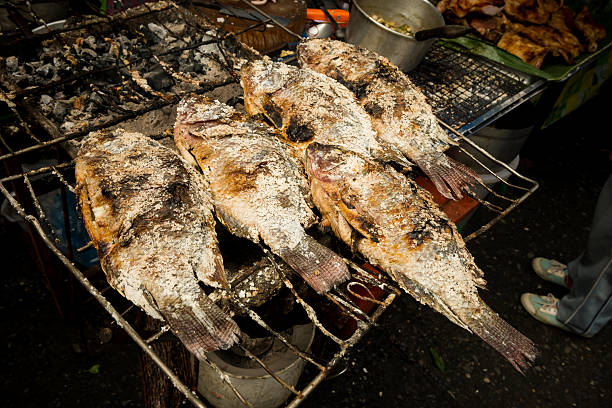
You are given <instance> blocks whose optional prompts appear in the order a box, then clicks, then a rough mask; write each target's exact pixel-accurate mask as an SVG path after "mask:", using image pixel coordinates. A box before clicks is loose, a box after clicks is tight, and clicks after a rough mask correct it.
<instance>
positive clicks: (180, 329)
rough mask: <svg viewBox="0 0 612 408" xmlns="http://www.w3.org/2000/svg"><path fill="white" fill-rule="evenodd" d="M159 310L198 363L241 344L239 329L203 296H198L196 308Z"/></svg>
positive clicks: (174, 306) (186, 306) (182, 307)
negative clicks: (216, 352)
mask: <svg viewBox="0 0 612 408" xmlns="http://www.w3.org/2000/svg"><path fill="white" fill-rule="evenodd" d="M156 308H157V309H158V310H159V312H160V313H161V315H162V316H163V317H164V318H165V319H166V321H167V322H168V324H169V325H170V328H171V329H172V332H173V333H174V334H175V335H176V336H177V337H178V338H179V339H180V340H181V342H182V343H183V344H184V345H185V347H187V349H188V350H189V351H190V352H191V353H192V354H194V355H195V356H196V357H197V358H198V359H200V360H204V359H206V353H207V352H209V351H214V350H219V349H222V350H226V349H228V348H230V347H231V346H233V345H234V344H236V343H237V342H238V340H239V338H238V336H239V335H240V329H239V328H238V325H237V324H236V323H235V322H234V321H233V320H232V319H231V318H230V317H229V316H227V315H226V314H225V313H224V312H223V311H222V310H221V309H220V308H219V307H218V306H217V305H215V304H214V303H213V301H212V300H210V299H209V298H208V296H206V295H205V294H204V293H201V294H199V295H198V297H197V300H196V304H195V305H185V304H184V303H183V304H181V305H178V306H177V305H172V306H169V307H163V306H161V307H160V305H159V302H156Z"/></svg>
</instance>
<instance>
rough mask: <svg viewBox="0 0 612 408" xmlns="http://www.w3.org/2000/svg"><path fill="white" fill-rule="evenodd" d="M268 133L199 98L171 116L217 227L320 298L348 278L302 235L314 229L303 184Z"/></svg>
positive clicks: (334, 259)
mask: <svg viewBox="0 0 612 408" xmlns="http://www.w3.org/2000/svg"><path fill="white" fill-rule="evenodd" d="M271 132H273V130H272V129H270V128H268V127H267V126H264V125H262V124H260V123H257V122H255V121H253V120H247V119H246V118H245V117H244V116H243V115H242V114H240V113H239V112H237V111H236V110H235V109H234V108H232V107H230V106H228V105H225V104H222V103H221V102H218V101H211V100H209V99H207V98H205V97H190V98H187V99H184V100H183V101H181V103H180V104H179V106H178V109H177V122H176V126H175V144H176V145H177V147H178V149H179V151H181V153H182V154H183V156H185V157H186V158H187V159H188V160H190V161H191V162H192V163H195V162H197V165H199V167H200V168H201V169H202V171H203V173H204V175H205V177H206V179H207V180H208V181H209V183H210V191H211V194H212V198H213V203H214V206H215V210H216V213H217V217H218V218H219V219H220V220H221V222H222V223H223V224H224V225H225V226H226V227H227V228H228V229H229V231H230V232H232V233H233V234H235V235H237V236H240V237H243V238H248V239H250V240H252V241H253V242H255V243H257V242H259V241H260V238H261V239H262V240H263V242H264V243H265V244H266V245H267V246H268V247H270V249H271V250H272V252H273V253H275V254H277V255H278V256H280V257H281V258H282V259H283V260H285V262H287V263H288V264H289V265H290V266H291V267H292V268H293V270H295V271H296V272H297V273H298V274H300V275H301V276H302V278H304V280H306V282H307V283H308V284H309V285H310V286H311V287H312V288H313V289H315V290H316V291H317V292H327V291H328V290H329V289H331V288H332V287H333V286H335V285H337V284H339V283H341V282H343V281H345V280H347V279H348V278H349V277H350V274H349V271H348V268H347V266H346V264H345V263H344V261H343V260H342V259H341V258H340V257H339V256H338V255H336V254H335V253H334V252H332V251H331V250H330V249H328V248H327V247H325V246H323V245H321V244H319V243H318V242H317V241H316V240H315V239H313V238H312V237H311V236H309V235H308V234H307V233H306V231H305V230H304V228H305V227H306V228H307V227H309V226H311V225H313V224H314V222H315V221H316V217H315V215H314V214H313V212H312V210H311V208H310V205H309V204H308V201H310V202H311V203H312V200H311V199H310V193H309V190H308V180H307V179H306V176H305V174H304V173H303V168H302V166H301V165H300V163H299V161H298V160H297V158H295V157H293V156H292V155H291V154H290V153H291V150H289V149H288V148H287V147H286V146H284V144H283V143H282V142H281V141H280V140H279V139H278V138H276V137H275V136H273V135H272V134H271ZM311 205H312V204H311Z"/></svg>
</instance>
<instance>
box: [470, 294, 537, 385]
mask: <svg viewBox="0 0 612 408" xmlns="http://www.w3.org/2000/svg"><path fill="white" fill-rule="evenodd" d="M462 320H464V321H465V323H466V324H467V325H468V326H469V328H470V329H471V330H472V331H473V332H474V333H475V334H476V335H477V336H478V337H480V338H481V339H483V340H484V341H485V342H487V343H488V344H489V345H490V346H491V347H493V348H494V349H495V350H497V351H498V352H499V353H500V354H501V355H502V356H504V357H505V358H506V359H507V360H508V361H509V362H510V364H512V365H513V366H514V368H516V369H517V371H519V372H520V373H521V374H524V372H525V371H526V370H527V369H528V368H529V367H531V364H532V363H533V362H534V361H535V359H536V357H537V356H538V355H539V351H538V349H537V347H536V346H535V344H534V343H533V341H531V340H530V339H528V338H527V337H526V336H525V335H523V334H522V333H521V332H519V331H518V330H516V329H515V328H514V327H512V326H510V324H508V322H506V321H505V320H504V319H502V318H501V317H500V316H499V315H498V314H497V313H495V312H494V311H493V310H492V309H491V308H489V307H488V306H487V305H485V304H484V303H482V312H481V313H479V314H476V315H474V314H470V315H469V316H468V317H467V318H464V319H462Z"/></svg>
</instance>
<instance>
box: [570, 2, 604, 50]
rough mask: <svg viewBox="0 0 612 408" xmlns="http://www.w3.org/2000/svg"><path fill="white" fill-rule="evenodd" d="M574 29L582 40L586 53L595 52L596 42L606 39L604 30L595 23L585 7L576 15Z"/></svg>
mask: <svg viewBox="0 0 612 408" xmlns="http://www.w3.org/2000/svg"><path fill="white" fill-rule="evenodd" d="M576 29H577V30H578V32H579V33H580V35H581V37H582V38H584V41H585V42H586V49H587V51H588V52H595V51H597V42H598V41H601V40H603V39H604V38H606V29H605V28H604V26H602V25H601V24H598V23H597V22H595V20H594V19H593V16H591V13H589V9H588V7H587V6H582V9H581V10H580V11H579V12H578V14H577V15H576Z"/></svg>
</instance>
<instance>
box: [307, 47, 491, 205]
mask: <svg viewBox="0 0 612 408" xmlns="http://www.w3.org/2000/svg"><path fill="white" fill-rule="evenodd" d="M298 61H299V63H300V66H302V67H306V68H310V69H313V70H315V71H317V72H320V73H322V74H325V75H327V76H329V77H331V78H334V79H335V80H337V81H339V82H340V83H342V84H344V85H345V86H346V87H347V88H348V89H350V90H351V91H352V92H353V93H354V94H355V96H356V97H357V100H358V101H359V104H360V105H361V106H363V107H364V108H365V110H366V112H368V114H369V115H370V117H371V118H372V124H373V126H374V129H375V130H376V132H377V134H378V141H379V143H381V144H382V145H385V146H388V147H391V148H393V149H395V150H399V151H400V152H401V153H403V154H404V155H405V156H406V157H407V158H409V159H410V160H412V161H413V162H414V163H416V164H417V165H418V166H419V167H420V168H421V170H423V171H424V172H425V173H426V174H427V175H428V176H429V178H430V179H431V180H432V181H433V183H434V184H435V186H436V188H437V189H438V191H439V192H440V193H441V194H442V195H444V196H445V197H447V198H450V199H454V198H461V197H462V193H461V191H462V190H469V186H470V185H471V184H476V183H478V182H479V177H478V175H477V174H476V173H475V172H474V171H473V170H472V169H470V168H469V167H467V166H465V165H464V164H461V163H458V162H456V161H454V160H452V159H451V158H449V157H448V156H446V155H445V154H444V151H445V150H447V149H448V148H449V147H450V146H452V145H456V144H457V143H456V142H455V141H453V140H452V139H451V138H450V137H448V135H447V133H446V132H445V131H444V130H443V129H442V128H441V127H440V125H439V124H438V122H437V119H436V116H435V115H434V114H433V111H432V108H431V105H429V104H428V103H427V100H426V99H425V96H424V95H423V93H422V92H421V90H420V89H419V88H418V87H416V86H415V85H414V84H413V83H412V82H411V81H410V79H409V78H408V77H407V76H406V75H405V74H404V73H402V72H401V71H400V70H399V69H398V68H397V67H395V66H394V65H392V64H391V63H390V62H389V60H387V59H386V58H385V57H382V56H380V55H378V54H377V53H375V52H373V51H370V50H367V49H365V48H362V47H358V46H356V45H353V44H348V43H345V42H342V41H336V40H329V39H313V40H308V41H304V42H302V43H301V44H299V45H298Z"/></svg>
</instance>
